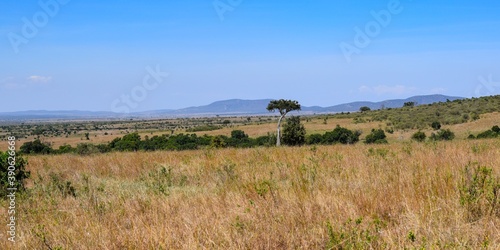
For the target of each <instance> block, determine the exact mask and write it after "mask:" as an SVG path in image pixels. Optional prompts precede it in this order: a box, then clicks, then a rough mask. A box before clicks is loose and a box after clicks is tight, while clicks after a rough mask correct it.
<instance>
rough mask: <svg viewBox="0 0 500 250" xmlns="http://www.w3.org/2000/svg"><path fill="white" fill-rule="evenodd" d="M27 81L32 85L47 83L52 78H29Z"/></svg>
mask: <svg viewBox="0 0 500 250" xmlns="http://www.w3.org/2000/svg"><path fill="white" fill-rule="evenodd" d="M28 80H29V81H30V82H33V83H48V82H50V81H51V80H52V76H30V77H28Z"/></svg>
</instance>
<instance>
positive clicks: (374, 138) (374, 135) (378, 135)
mask: <svg viewBox="0 0 500 250" xmlns="http://www.w3.org/2000/svg"><path fill="white" fill-rule="evenodd" d="M386 137H387V136H386V135H385V133H384V130H382V129H372V132H371V133H370V134H369V135H367V136H366V138H365V143H367V144H371V143H376V144H382V143H387V140H386V139H385V138H386Z"/></svg>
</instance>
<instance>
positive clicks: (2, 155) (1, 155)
mask: <svg viewBox="0 0 500 250" xmlns="http://www.w3.org/2000/svg"><path fill="white" fill-rule="evenodd" d="M9 152H13V151H9ZM13 157H15V159H13ZM14 161H15V164H14V167H15V169H14V171H13V173H14V174H15V175H14V176H12V175H10V176H9V170H12V167H10V164H12V163H13V162H14ZM26 163H27V162H26V160H25V159H24V158H23V157H22V156H20V155H15V156H11V155H10V154H9V153H8V152H1V151H0V195H1V196H2V199H5V198H7V194H9V193H10V191H8V190H7V188H17V190H16V191H18V192H21V191H24V190H25V186H24V182H25V180H26V179H28V178H29V177H30V172H29V171H26V169H25V165H26ZM9 167H10V168H9ZM11 173H12V172H11ZM9 177H10V179H9ZM12 177H14V179H13V178H12ZM11 184H12V185H11Z"/></svg>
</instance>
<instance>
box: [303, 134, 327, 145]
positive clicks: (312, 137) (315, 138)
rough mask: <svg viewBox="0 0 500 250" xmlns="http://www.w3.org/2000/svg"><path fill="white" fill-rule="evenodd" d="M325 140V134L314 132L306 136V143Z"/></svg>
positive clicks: (317, 142) (310, 143)
mask: <svg viewBox="0 0 500 250" xmlns="http://www.w3.org/2000/svg"><path fill="white" fill-rule="evenodd" d="M322 141H323V136H322V135H321V134H312V135H309V136H307V137H306V144H308V145H313V144H320V143H321V142H322Z"/></svg>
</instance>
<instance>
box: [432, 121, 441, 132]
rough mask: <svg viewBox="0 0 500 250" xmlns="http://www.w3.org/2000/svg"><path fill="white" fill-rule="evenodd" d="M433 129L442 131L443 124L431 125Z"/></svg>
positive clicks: (434, 123)
mask: <svg viewBox="0 0 500 250" xmlns="http://www.w3.org/2000/svg"><path fill="white" fill-rule="evenodd" d="M431 128H433V129H434V130H439V129H441V123H439V122H433V123H432V124H431Z"/></svg>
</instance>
